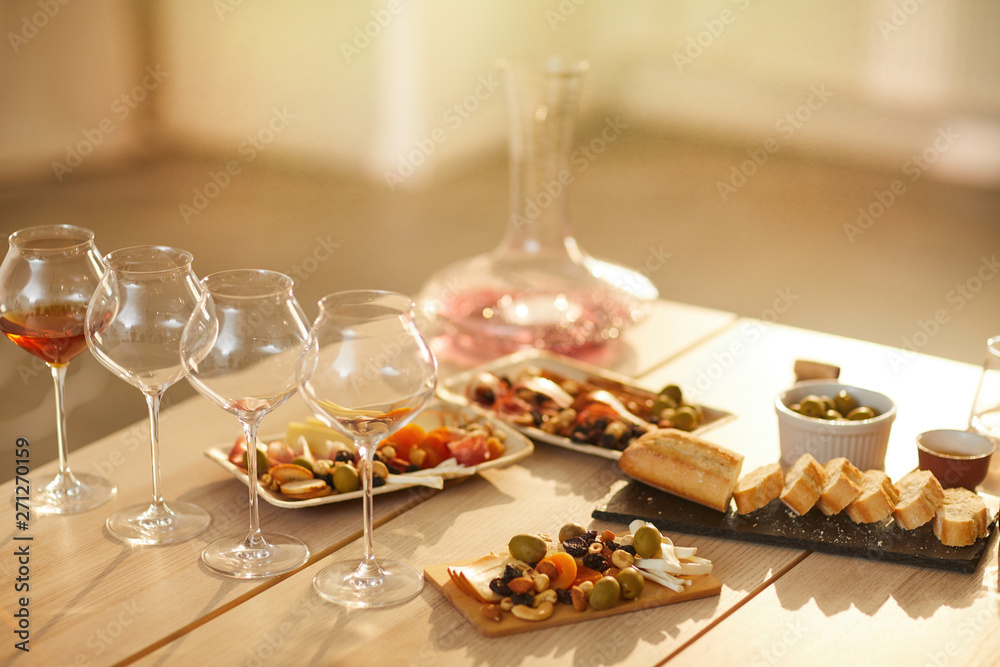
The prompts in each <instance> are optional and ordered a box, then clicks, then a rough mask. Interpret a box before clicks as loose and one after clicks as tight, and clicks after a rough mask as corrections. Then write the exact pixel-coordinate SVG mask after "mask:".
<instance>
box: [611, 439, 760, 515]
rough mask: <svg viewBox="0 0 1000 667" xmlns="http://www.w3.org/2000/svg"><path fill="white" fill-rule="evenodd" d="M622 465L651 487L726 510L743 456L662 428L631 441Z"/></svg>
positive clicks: (620, 462)
mask: <svg viewBox="0 0 1000 667" xmlns="http://www.w3.org/2000/svg"><path fill="white" fill-rule="evenodd" d="M618 467H620V468H621V469H622V471H623V472H624V473H625V474H626V475H629V476H630V477H633V478H635V479H637V480H639V481H641V482H645V483H646V484H649V485H650V486H655V487H656V488H658V489H663V490H664V491H667V492H669V493H673V494H674V495H677V496H680V497H682V498H687V499H688V500H691V501H693V502H696V503H700V504H702V505H705V506H707V507H711V508H713V509H717V510H719V511H720V512H725V511H726V510H727V509H728V508H729V500H730V499H731V498H732V495H733V487H734V486H736V481H737V480H738V479H739V476H740V469H741V468H742V467H743V455H742V454H737V453H736V452H734V451H731V450H729V449H726V448H725V447H720V446H719V445H716V444H714V443H711V442H708V441H707V440H702V439H701V438H698V437H696V436H693V435H691V434H690V433H685V432H684V431H679V430H677V429H672V428H658V429H655V430H653V431H650V432H648V433H645V434H643V435H642V436H641V437H639V438H637V439H636V440H635V441H634V442H633V443H632V444H630V445H629V446H628V447H627V448H626V449H625V451H624V452H622V456H621V458H620V459H619V460H618Z"/></svg>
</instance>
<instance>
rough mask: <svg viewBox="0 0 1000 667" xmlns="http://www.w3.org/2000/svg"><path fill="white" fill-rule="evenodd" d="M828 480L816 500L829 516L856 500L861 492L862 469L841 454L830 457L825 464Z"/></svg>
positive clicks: (823, 511) (818, 505) (820, 509)
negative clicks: (836, 456)
mask: <svg viewBox="0 0 1000 667" xmlns="http://www.w3.org/2000/svg"><path fill="white" fill-rule="evenodd" d="M823 469H824V472H825V473H826V482H825V483H824V484H823V490H822V491H821V492H820V494H819V500H817V501H816V507H818V508H819V511H820V512H822V513H823V514H825V515H827V516H831V515H833V514H837V513H838V512H840V511H841V510H843V509H844V508H845V507H847V506H848V505H850V504H851V503H852V502H854V499H855V498H857V497H858V494H859V493H861V487H859V486H858V485H859V484H860V483H861V471H860V470H858V469H857V468H855V467H854V464H853V463H851V462H850V461H848V460H847V459H845V458H844V457H843V456H840V457H838V458H835V459H830V460H829V461H827V462H826V465H824V466H823Z"/></svg>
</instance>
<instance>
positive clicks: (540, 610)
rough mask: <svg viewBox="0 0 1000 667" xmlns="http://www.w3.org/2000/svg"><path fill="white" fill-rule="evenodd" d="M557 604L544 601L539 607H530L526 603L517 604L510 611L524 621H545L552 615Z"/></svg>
mask: <svg viewBox="0 0 1000 667" xmlns="http://www.w3.org/2000/svg"><path fill="white" fill-rule="evenodd" d="M553 611H555V605H554V604H552V603H551V602H543V603H541V604H540V605H538V606H537V607H529V606H528V605H524V604H516V605H514V606H513V607H511V610H510V613H512V614H514V616H516V617H518V618H520V619H521V620H524V621H544V620H545V619H547V618H549V617H551V616H552V612H553Z"/></svg>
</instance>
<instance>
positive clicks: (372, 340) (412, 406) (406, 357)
mask: <svg viewBox="0 0 1000 667" xmlns="http://www.w3.org/2000/svg"><path fill="white" fill-rule="evenodd" d="M319 308H320V313H319V317H317V318H316V321H315V322H314V323H313V326H312V329H311V330H310V332H309V345H308V347H307V348H306V352H305V354H303V356H302V362H301V364H300V369H299V379H300V383H301V384H300V389H301V392H302V396H303V398H305V400H306V402H307V403H308V404H309V406H310V407H311V408H312V410H313V411H314V412H315V413H316V415H317V416H318V417H319V418H320V419H322V420H323V421H325V422H326V423H327V424H329V425H331V426H333V427H335V428H337V429H338V430H340V431H341V432H343V433H345V434H346V435H347V436H349V437H351V438H353V439H354V442H355V445H356V447H357V450H358V453H359V454H360V463H361V482H362V489H363V492H364V499H363V501H362V511H363V520H364V557H363V558H362V559H361V561H360V562H358V561H345V562H340V563H335V564H333V565H331V566H329V567H327V568H324V569H323V570H321V571H320V572H319V573H318V574H317V575H316V578H315V579H314V580H313V586H314V587H315V588H316V591H317V592H318V593H319V594H320V595H321V596H322V597H323V598H325V599H327V600H329V601H331V602H335V603H338V604H343V605H345V606H348V607H382V606H386V605H391V604H397V603H400V602H405V601H406V600H409V599H410V598H412V597H413V596H415V595H416V594H417V593H419V592H420V589H421V588H422V587H423V576H422V575H421V574H420V572H419V571H417V570H415V569H413V568H412V567H410V566H409V565H405V564H403V563H399V562H396V561H391V560H379V561H376V560H375V555H374V550H373V548H372V460H373V457H374V455H375V448H376V446H377V445H378V443H379V441H381V440H382V439H384V438H385V437H386V436H388V435H389V434H391V433H393V432H395V431H397V430H398V429H400V428H402V427H403V426H404V425H406V424H407V423H408V422H410V421H411V420H412V419H413V418H414V417H415V416H416V415H417V413H418V412H419V411H420V410H421V409H422V408H423V407H424V405H426V403H427V401H428V399H430V397H431V396H432V395H433V393H434V386H435V382H436V371H437V365H436V362H435V360H434V356H433V355H432V354H431V350H430V348H429V347H428V345H427V341H425V340H424V338H423V337H422V336H421V335H420V332H419V331H418V329H417V327H416V324H415V323H414V321H413V303H412V302H411V301H410V299H409V298H408V297H405V296H403V295H402V294H395V293H392V292H379V291H352V292H340V293H338V294H332V295H330V296H327V297H325V298H324V299H322V300H321V301H320V302H319Z"/></svg>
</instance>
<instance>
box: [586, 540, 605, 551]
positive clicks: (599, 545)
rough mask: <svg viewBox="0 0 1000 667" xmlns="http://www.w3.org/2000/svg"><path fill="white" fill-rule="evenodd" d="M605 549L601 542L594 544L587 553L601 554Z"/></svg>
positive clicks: (588, 548)
mask: <svg viewBox="0 0 1000 667" xmlns="http://www.w3.org/2000/svg"><path fill="white" fill-rule="evenodd" d="M604 548H605V547H604V544H602V543H601V542H592V543H591V544H590V546H589V547H587V551H588V552H589V553H592V554H599V553H601V552H602V551H604Z"/></svg>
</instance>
